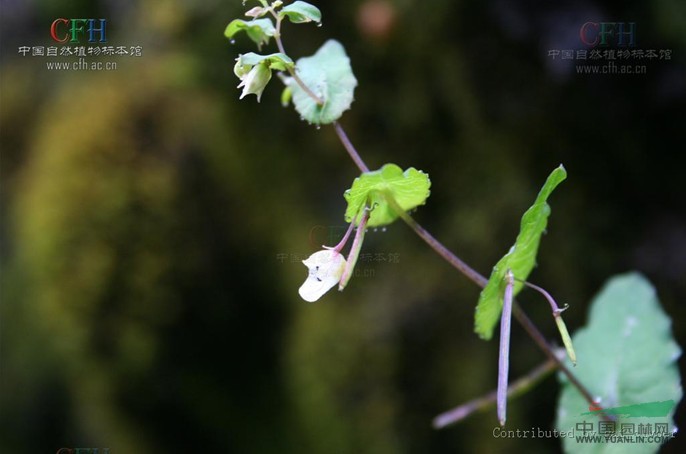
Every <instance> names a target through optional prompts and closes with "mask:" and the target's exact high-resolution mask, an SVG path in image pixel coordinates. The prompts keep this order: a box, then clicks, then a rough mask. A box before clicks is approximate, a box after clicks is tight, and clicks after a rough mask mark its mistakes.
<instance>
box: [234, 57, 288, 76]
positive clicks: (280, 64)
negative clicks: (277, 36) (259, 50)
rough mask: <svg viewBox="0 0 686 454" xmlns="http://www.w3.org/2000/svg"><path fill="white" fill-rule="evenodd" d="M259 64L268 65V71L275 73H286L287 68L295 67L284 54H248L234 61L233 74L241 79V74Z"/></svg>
mask: <svg viewBox="0 0 686 454" xmlns="http://www.w3.org/2000/svg"><path fill="white" fill-rule="evenodd" d="M259 63H264V64H268V65H269V69H274V70H276V71H286V70H288V69H289V68H290V69H293V68H294V67H295V63H293V60H291V58H290V57H289V56H288V55H286V54H282V53H275V54H269V55H260V54H256V53H254V52H248V53H247V54H241V55H240V56H239V57H238V58H237V59H236V66H235V67H234V72H235V73H236V76H238V77H241V75H242V74H244V73H247V72H248V71H250V69H251V68H252V67H253V66H255V65H257V64H259Z"/></svg>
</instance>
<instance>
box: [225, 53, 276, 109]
mask: <svg viewBox="0 0 686 454" xmlns="http://www.w3.org/2000/svg"><path fill="white" fill-rule="evenodd" d="M234 73H236V75H239V74H240V75H239V77H240V78H241V83H240V84H238V88H241V87H243V92H242V93H241V97H240V99H243V98H244V97H245V96H247V95H250V94H254V95H257V102H260V98H261V97H262V92H263V91H264V87H266V86H267V84H268V83H269V80H270V79H271V78H272V71H271V69H269V66H268V65H265V64H263V63H258V64H257V65H255V66H253V67H252V69H251V70H250V71H249V72H248V73H247V74H245V68H244V67H242V66H240V65H239V64H237V65H236V67H234Z"/></svg>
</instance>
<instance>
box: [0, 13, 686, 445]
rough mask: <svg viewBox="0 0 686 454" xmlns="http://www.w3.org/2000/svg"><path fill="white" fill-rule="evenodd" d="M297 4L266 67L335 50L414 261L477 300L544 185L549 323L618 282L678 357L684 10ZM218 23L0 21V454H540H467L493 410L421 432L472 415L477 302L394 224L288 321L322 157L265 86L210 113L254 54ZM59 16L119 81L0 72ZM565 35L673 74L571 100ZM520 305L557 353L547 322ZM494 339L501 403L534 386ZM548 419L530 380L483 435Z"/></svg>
mask: <svg viewBox="0 0 686 454" xmlns="http://www.w3.org/2000/svg"><path fill="white" fill-rule="evenodd" d="M317 5H318V6H319V7H320V8H321V10H322V13H323V24H324V26H323V27H322V28H316V27H314V26H312V25H304V26H297V27H296V26H293V25H290V24H287V25H285V27H284V28H285V30H284V33H285V36H284V39H285V44H286V47H287V49H288V51H289V53H290V54H291V55H292V56H294V57H298V56H303V55H309V54H311V53H313V52H314V51H315V50H316V49H317V48H318V47H319V46H320V45H321V44H322V43H323V42H324V41H325V40H326V39H328V38H335V39H338V40H339V41H341V42H342V43H343V44H344V46H345V47H346V49H347V52H348V54H349V55H350V57H351V59H352V64H353V69H354V72H355V74H356V76H357V79H358V81H359V87H358V89H357V91H356V96H355V98H356V100H355V103H354V104H353V110H352V111H350V112H348V113H346V114H345V115H344V117H343V120H342V122H343V124H344V125H345V127H346V128H347V130H348V133H349V135H350V137H351V139H352V140H353V142H354V143H355V144H356V145H357V147H358V148H359V150H360V152H361V154H362V155H363V157H364V158H365V159H366V160H367V163H368V164H369V165H370V166H371V167H373V168H376V167H379V166H380V165H382V164H383V163H385V162H395V163H397V164H399V165H400V166H402V167H408V166H415V167H417V168H419V169H422V170H424V171H426V172H428V173H429V174H430V176H431V180H432V195H431V197H430V198H429V201H428V203H427V205H426V206H423V207H421V208H420V209H418V210H417V212H416V218H417V219H418V220H419V221H420V222H421V223H422V224H423V225H425V226H426V227H427V228H428V229H429V230H430V231H431V232H433V233H434V234H435V236H436V237H437V238H439V239H440V240H441V241H443V242H444V243H445V244H446V245H447V246H448V247H449V248H451V249H452V250H454V251H455V252H456V253H457V254H458V255H460V256H461V257H462V258H463V259H464V260H466V261H467V262H468V263H470V264H471V265H472V266H474V267H475V268H476V269H477V270H479V271H481V272H482V273H488V271H489V270H490V268H491V266H492V265H493V264H494V263H495V261H496V260H497V259H498V258H499V257H500V256H501V255H502V254H503V253H504V252H506V251H507V249H508V248H509V246H510V245H511V244H512V242H513V241H514V238H515V236H516V233H517V230H518V227H519V218H520V216H521V214H522V213H523V211H524V210H525V209H526V208H527V207H528V205H529V204H530V203H531V202H532V201H533V199H534V197H535V195H536V193H537V191H538V189H539V187H540V185H541V184H542V183H543V181H544V180H545V178H546V176H547V175H548V173H549V172H550V171H551V170H552V169H553V168H554V167H555V166H557V165H558V164H559V163H564V165H565V167H566V168H567V170H568V172H569V179H568V180H567V181H566V182H565V183H563V185H562V186H561V187H560V188H559V189H558V191H557V192H556V193H555V194H554V195H553V197H552V199H551V204H552V209H553V215H552V217H551V221H550V224H549V232H548V234H547V235H546V236H545V238H544V239H543V243H542V247H541V251H540V255H539V267H538V268H537V269H536V270H535V271H534V273H533V274H532V276H531V280H532V281H534V282H536V283H538V284H539V285H542V286H544V287H546V288H547V289H548V290H550V291H551V292H552V293H553V294H554V295H556V297H557V298H559V300H561V301H563V302H566V303H569V304H570V306H571V309H570V310H569V311H568V312H567V313H566V314H565V315H566V321H567V325H568V326H569V328H570V330H571V331H572V332H573V331H574V330H575V329H576V328H578V327H580V326H582V325H583V324H584V323H585V320H586V309H587V306H588V303H589V301H590V298H591V297H592V296H593V295H594V293H595V292H597V291H598V289H599V288H600V286H601V285H602V283H603V282H604V281H605V280H606V279H607V278H608V277H610V276H611V275H614V274H617V273H620V272H625V271H627V270H639V271H641V272H642V273H644V274H645V275H646V276H647V277H648V278H649V279H650V280H651V281H652V282H653V284H654V285H655V286H656V287H657V290H658V293H659V295H660V298H661V301H662V303H663V305H664V306H665V309H666V311H667V313H668V314H670V315H671V316H672V317H673V320H674V324H673V329H674V332H675V335H676V338H677V341H678V342H679V343H680V344H681V345H686V326H685V325H686V306H685V305H684V301H685V298H686V209H685V208H686V203H684V192H683V182H684V177H683V175H684V164H686V159H684V143H685V140H684V139H685V135H684V126H686V122H685V120H686V115H685V114H686V109H685V107H686V71H685V64H686V58H685V56H686V5H685V4H684V3H683V2H681V1H679V0H660V1H655V2H638V1H628V2H618V1H604V2H601V1H587V2H568V1H563V2H550V3H547V2H534V1H527V0H516V1H513V2H507V1H504V0H490V1H486V2H476V1H472V2H470V1H454V0H434V1H431V2H421V1H416V0H415V1H412V0H389V1H379V0H361V1H360V0H354V1H349V2H332V1H326V2H324V1H321V2H318V3H317ZM243 11H244V8H243V6H242V5H241V2H240V1H237V0H236V1H221V2H220V1H205V2H190V1H185V0H162V1H154V2H153V1H152V0H141V1H135V2H134V1H112V0H103V1H47V0H43V1H38V0H36V1H33V2H31V1H29V2H20V1H18V0H7V1H5V0H3V2H2V28H1V43H2V53H1V55H0V58H1V60H0V63H1V67H0V76H1V80H0V83H1V87H0V88H1V91H0V120H1V122H2V123H1V128H2V131H1V142H0V146H1V147H2V166H1V170H0V171H1V173H0V177H1V181H2V187H1V191H0V207H1V209H2V219H1V221H0V246H1V253H0V260H1V265H2V275H1V278H0V279H1V281H0V282H1V293H0V296H1V298H2V306H1V314H0V315H1V319H0V323H1V324H0V328H1V331H0V361H1V363H0V367H1V369H0V386H1V387H0V411H1V413H0V450H1V451H2V452H3V453H39V452H45V453H54V452H56V451H57V450H58V449H59V448H61V447H100V448H105V447H109V448H110V449H111V451H110V452H111V453H112V454H114V453H150V452H155V453H157V452H160V453H161V452H165V453H168V452H205V451H206V452H237V453H243V452H249V453H252V452H260V453H262V452H279V453H291V452H292V453H296V452H297V453H302V452H307V453H425V452H458V451H465V452H495V451H498V452H506V451H514V450H527V451H526V452H555V451H557V450H559V443H558V441H557V440H540V439H539V440H521V439H520V440H517V439H494V438H493V436H492V431H493V428H494V427H496V424H497V423H496V417H495V410H494V409H493V410H490V411H488V412H485V413H482V414H479V415H476V416H474V417H472V418H471V419H469V420H467V421H465V422H463V423H462V424H460V425H457V426H454V427H452V428H448V429H446V430H443V431H434V430H433V429H432V428H431V426H430V422H431V419H432V418H433V417H434V416H435V415H436V414H438V413H439V412H442V411H444V410H446V409H448V408H450V407H452V406H455V405H458V404H460V403H463V402H465V401H467V400H469V399H472V398H474V397H477V396H480V395H482V394H485V393H486V392H488V391H490V390H492V389H493V388H494V387H495V384H496V374H497V344H496V342H494V341H492V342H483V341H481V340H479V339H478V338H477V337H476V335H474V334H473V332H472V331H473V330H472V325H473V311H474V306H475V304H476V301H477V298H478V294H479V289H478V288H476V287H475V286H474V285H473V284H472V283H470V282H469V281H468V280H467V279H465V278H464V277H462V276H460V275H458V274H457V273H456V272H454V271H453V269H451V268H450V267H449V266H448V265H447V264H446V263H445V262H443V261H442V260H441V259H440V258H439V257H438V256H436V255H435V254H434V253H433V252H432V251H431V250H429V249H428V248H427V247H425V245H424V244H423V243H422V242H421V240H419V239H418V238H417V237H416V236H415V235H414V234H413V233H412V232H411V231H410V230H409V229H408V228H406V227H405V226H404V225H403V224H402V223H397V224H394V225H392V226H390V227H389V228H388V229H387V230H386V231H385V232H382V231H380V230H379V231H378V232H370V234H369V235H368V236H367V239H366V241H365V244H364V250H363V253H364V254H368V255H366V256H364V258H365V259H364V260H362V261H361V262H360V263H359V264H358V269H359V270H361V271H360V272H359V275H358V276H357V277H355V278H353V279H352V281H351V282H350V284H349V286H348V288H346V290H345V292H343V293H339V292H330V293H329V294H327V295H326V296H325V297H324V298H322V300H320V301H319V302H317V303H314V304H308V303H305V302H303V301H302V300H300V298H299V297H298V294H297V289H298V287H299V286H300V284H301V283H302V282H303V280H304V278H305V276H306V269H305V267H304V266H303V265H302V264H301V263H300V260H301V259H303V258H305V257H306V256H307V255H309V254H311V253H312V252H314V251H315V250H317V249H318V248H319V246H320V245H321V243H323V242H325V243H327V244H332V243H334V241H335V240H336V239H337V238H338V236H339V235H340V233H341V229H342V228H343V227H344V222H343V212H344V209H345V204H344V200H343V197H342V193H343V191H344V190H345V189H346V188H347V187H349V185H350V184H351V182H352V179H353V178H354V177H355V176H356V175H357V173H356V169H355V167H354V166H353V164H352V163H351V161H350V160H349V159H348V157H347V156H346V155H345V153H344V150H343V148H342V147H341V146H340V144H339V143H338V141H337V139H336V136H335V134H334V132H333V130H332V129H331V128H329V127H324V128H321V129H320V130H317V129H316V128H314V127H311V126H308V125H307V124H306V123H304V122H301V121H300V120H299V118H298V115H297V114H295V113H294V112H292V110H291V109H288V110H285V109H283V108H282V107H280V105H279V101H278V99H279V92H280V88H279V87H278V85H279V82H278V80H274V81H273V82H272V84H271V85H270V86H269V87H268V88H267V90H266V92H265V93H264V95H263V97H262V103H261V104H257V103H256V102H255V98H254V97H252V96H250V97H248V98H247V99H244V100H243V101H239V100H238V95H239V90H237V89H236V85H237V84H238V80H237V79H236V78H235V76H234V75H233V73H232V68H233V60H234V58H235V57H236V56H237V54H238V53H239V52H248V51H252V50H253V47H252V46H251V45H250V42H249V41H248V40H247V38H246V37H244V36H243V37H240V38H239V39H237V42H236V44H234V45H231V44H229V42H228V41H227V40H226V39H225V38H224V37H223V30H224V27H225V26H226V24H227V23H228V22H229V21H230V20H232V19H233V18H236V17H240V16H241V14H242V12H243ZM61 17H62V18H90V17H94V18H101V17H102V18H106V19H107V20H108V23H107V38H108V44H109V45H113V46H119V45H123V46H141V47H142V52H143V54H142V56H141V57H139V58H136V57H125V56H118V57H103V58H101V59H100V60H101V61H105V60H109V61H116V62H117V69H116V70H115V71H54V70H53V71H51V70H48V69H47V68H46V62H47V61H51V60H55V61H73V60H74V57H57V58H48V57H37V56H35V57H32V56H30V55H27V56H22V55H20V54H19V53H18V48H19V47H21V46H50V45H53V41H52V40H51V38H50V24H51V23H52V21H53V20H55V19H56V18H61ZM586 21H597V22H602V21H614V22H622V21H623V22H635V23H636V24H637V25H636V26H637V29H636V37H637V48H639V49H671V50H672V59H671V60H668V61H665V60H659V61H658V60H655V61H651V62H647V63H646V64H647V67H648V72H647V74H643V75H588V74H587V75H581V74H576V71H575V70H574V62H573V61H571V62H570V61H562V60H559V59H557V60H552V59H551V58H550V57H548V51H549V50H552V49H581V48H583V46H582V45H581V43H580V42H579V28H580V26H581V25H582V24H583V23H584V22H586ZM270 49H271V48H270ZM96 60H97V59H95V58H91V59H89V61H96ZM522 300H523V301H525V303H524V304H525V305H526V308H527V310H528V312H529V314H530V315H531V317H532V318H533V319H534V320H535V321H536V323H537V324H538V325H539V326H540V328H541V330H542V331H543V332H544V333H545V335H546V336H547V337H548V338H550V339H551V340H555V339H557V332H556V330H555V327H554V324H553V323H551V319H550V314H549V310H548V309H547V305H546V304H545V303H543V302H541V301H539V300H540V298H539V297H537V296H535V295H527V294H526V293H525V294H523V295H522ZM512 336H513V338H512V363H511V377H513V378H514V377H518V376H520V375H523V374H525V373H527V372H528V371H529V370H530V369H531V368H532V367H534V366H536V365H538V364H539V363H541V362H542V361H543V360H544V357H543V355H542V353H541V352H540V351H539V350H537V348H536V347H535V345H534V344H533V342H532V341H531V340H530V339H529V338H528V337H527V336H526V335H525V333H524V332H523V330H522V329H521V327H519V325H517V324H514V325H513V334H512ZM682 364H683V363H682ZM557 394H558V384H557V382H556V380H555V379H554V377H549V378H548V379H547V380H546V381H544V382H543V383H542V384H541V385H540V386H538V387H537V388H536V389H535V390H533V391H532V392H530V393H529V394H527V395H526V396H524V397H521V398H519V399H517V400H516V401H513V402H511V403H510V405H509V414H508V428H511V429H529V428H531V427H541V428H543V429H550V428H552V427H553V424H554V415H555V402H556V399H557ZM683 415H684V412H683V410H681V409H679V410H678V412H677V425H680V426H683V425H684V418H683ZM679 438H681V440H680V439H679ZM682 443H683V435H682V436H681V437H678V438H677V440H675V441H673V442H671V443H670V444H669V445H667V446H666V447H665V449H664V451H665V452H679V450H680V448H679V445H680V444H682ZM682 447H683V444H682ZM682 452H683V451H682Z"/></svg>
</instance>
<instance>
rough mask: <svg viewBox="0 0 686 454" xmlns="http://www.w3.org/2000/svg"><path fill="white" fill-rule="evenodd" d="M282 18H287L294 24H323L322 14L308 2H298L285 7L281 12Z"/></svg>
mask: <svg viewBox="0 0 686 454" xmlns="http://www.w3.org/2000/svg"><path fill="white" fill-rule="evenodd" d="M279 15H280V16H282V17H283V16H287V17H288V19H289V20H290V21H291V22H293V23H294V24H300V23H303V22H321V20H322V13H321V11H319V8H317V7H316V6H314V5H310V4H309V3H307V2H302V1H297V2H293V3H291V4H290V5H288V6H286V7H284V8H283V9H282V10H281V11H279Z"/></svg>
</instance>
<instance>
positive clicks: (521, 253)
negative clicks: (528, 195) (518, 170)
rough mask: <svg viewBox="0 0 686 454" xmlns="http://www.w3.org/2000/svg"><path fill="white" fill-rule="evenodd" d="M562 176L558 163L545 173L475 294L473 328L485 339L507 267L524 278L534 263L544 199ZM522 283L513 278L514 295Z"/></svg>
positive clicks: (545, 219) (545, 213)
mask: <svg viewBox="0 0 686 454" xmlns="http://www.w3.org/2000/svg"><path fill="white" fill-rule="evenodd" d="M565 178H567V171H566V170H565V168H564V167H563V166H562V165H560V166H559V167H558V168H556V169H555V170H553V172H552V173H551V174H550V175H549V176H548V179H547V180H546V182H545V184H544V185H543V188H541V191H540V192H539V193H538V197H536V201H535V202H534V204H533V205H531V207H530V208H529V209H528V210H526V212H525V213H524V215H523V216H522V222H521V225H520V228H519V235H517V240H516V241H515V244H514V246H512V247H511V248H510V250H509V252H508V253H507V254H505V255H504V256H503V257H502V258H501V259H500V260H499V261H498V263H496V265H495V266H494V267H493V271H492V272H491V277H490V278H489V279H488V284H486V287H484V289H483V290H482V291H481V295H479V303H478V304H477V306H476V313H475V314H474V330H475V331H476V333H477V334H478V335H479V336H480V337H481V338H482V339H486V340H488V339H490V338H491V337H493V329H494V327H495V325H496V324H497V323H498V320H499V318H500V312H501V311H502V308H503V290H504V288H505V287H504V282H505V273H507V270H508V269H510V270H512V273H513V274H514V276H515V278H517V279H521V280H526V279H527V278H528V277H529V273H531V270H533V268H534V266H535V265H536V254H537V253H538V245H539V243H540V241H541V235H543V232H545V228H546V226H547V225H548V216H550V206H549V205H548V203H547V200H548V197H549V196H550V194H551V193H552V192H553V190H554V189H555V188H556V187H557V185H558V184H560V183H561V182H562V181H564V180H565ZM522 286H523V284H522V283H521V282H515V286H514V294H515V295H516V294H517V293H519V291H520V290H521V289H522Z"/></svg>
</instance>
